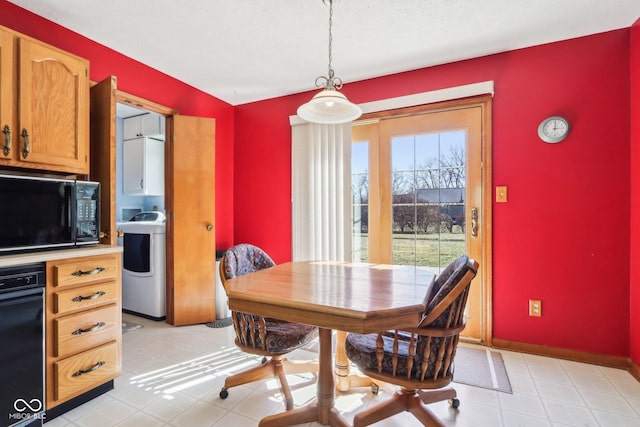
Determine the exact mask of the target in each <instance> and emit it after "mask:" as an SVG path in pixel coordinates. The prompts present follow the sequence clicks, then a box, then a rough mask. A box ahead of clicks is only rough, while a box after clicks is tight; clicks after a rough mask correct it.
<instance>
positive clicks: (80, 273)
mask: <svg viewBox="0 0 640 427" xmlns="http://www.w3.org/2000/svg"><path fill="white" fill-rule="evenodd" d="M105 270H106V268H104V267H98V268H94V269H93V270H86V271H82V270H78V271H74V272H73V273H71V275H72V276H88V275H90V274H98V273H102V272H103V271H105Z"/></svg>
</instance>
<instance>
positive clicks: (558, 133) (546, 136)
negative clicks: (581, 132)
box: [538, 116, 570, 144]
mask: <svg viewBox="0 0 640 427" xmlns="http://www.w3.org/2000/svg"><path fill="white" fill-rule="evenodd" d="M569 129H570V126H569V122H568V121H567V119H565V118H564V117H560V116H551V117H547V118H546V119H544V120H543V121H542V122H540V126H538V136H539V137H540V139H541V140H543V141H544V142H548V143H551V144H555V143H557V142H560V141H564V139H565V138H566V137H567V135H569Z"/></svg>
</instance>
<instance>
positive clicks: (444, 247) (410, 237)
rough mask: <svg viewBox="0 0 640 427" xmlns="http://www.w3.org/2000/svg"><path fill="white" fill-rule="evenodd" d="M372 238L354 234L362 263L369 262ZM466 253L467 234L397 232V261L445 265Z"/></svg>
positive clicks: (395, 261) (394, 241)
mask: <svg viewBox="0 0 640 427" xmlns="http://www.w3.org/2000/svg"><path fill="white" fill-rule="evenodd" d="M368 238H369V236H368V235H367V234H354V235H353V246H354V247H359V251H358V252H359V254H360V259H359V260H360V261H361V262H367V261H368V260H367V250H368ZM464 252H465V241H464V233H428V234H413V233H407V234H401V233H394V234H393V264H399V265H418V266H424V267H437V268H444V267H445V266H447V265H448V264H449V263H450V262H452V261H454V260H455V259H456V258H457V257H458V256H460V254H461V253H464Z"/></svg>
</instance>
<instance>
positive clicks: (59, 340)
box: [45, 252, 122, 409]
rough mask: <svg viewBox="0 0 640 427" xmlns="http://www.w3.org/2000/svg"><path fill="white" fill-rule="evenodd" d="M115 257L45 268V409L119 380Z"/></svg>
mask: <svg viewBox="0 0 640 427" xmlns="http://www.w3.org/2000/svg"><path fill="white" fill-rule="evenodd" d="M121 264H122V263H121V253H120V252H117V253H113V254H102V255H95V256H87V257H81V258H70V259H64V260H55V261H48V262H47V272H46V274H47V287H46V293H45V295H46V302H45V304H46V317H45V336H46V338H45V339H46V362H45V364H46V401H47V409H51V408H53V407H55V406H58V405H60V404H61V403H64V402H65V401H67V400H69V399H72V398H74V397H76V396H79V395H80V394H82V393H85V392H87V391H89V390H91V389H93V388H95V387H98V386H100V385H102V384H104V383H106V382H107V381H110V380H112V379H114V378H115V377H117V376H118V375H120V372H121V370H122V297H121V286H122V276H121V271H122V270H121Z"/></svg>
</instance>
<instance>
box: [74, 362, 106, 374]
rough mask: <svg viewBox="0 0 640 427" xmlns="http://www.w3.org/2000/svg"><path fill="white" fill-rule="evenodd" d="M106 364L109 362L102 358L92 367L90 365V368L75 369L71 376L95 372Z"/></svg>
mask: <svg viewBox="0 0 640 427" xmlns="http://www.w3.org/2000/svg"><path fill="white" fill-rule="evenodd" d="M106 364H107V362H105V361H104V360H101V361H99V362H98V363H96V364H95V365H93V366H92V367H90V368H89V369H80V370H78V371H75V372H74V373H73V374H72V375H71V376H72V377H79V376H80V375H84V374H88V373H89V372H93V371H95V370H96V369H98V368H101V367H103V366H104V365H106Z"/></svg>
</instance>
